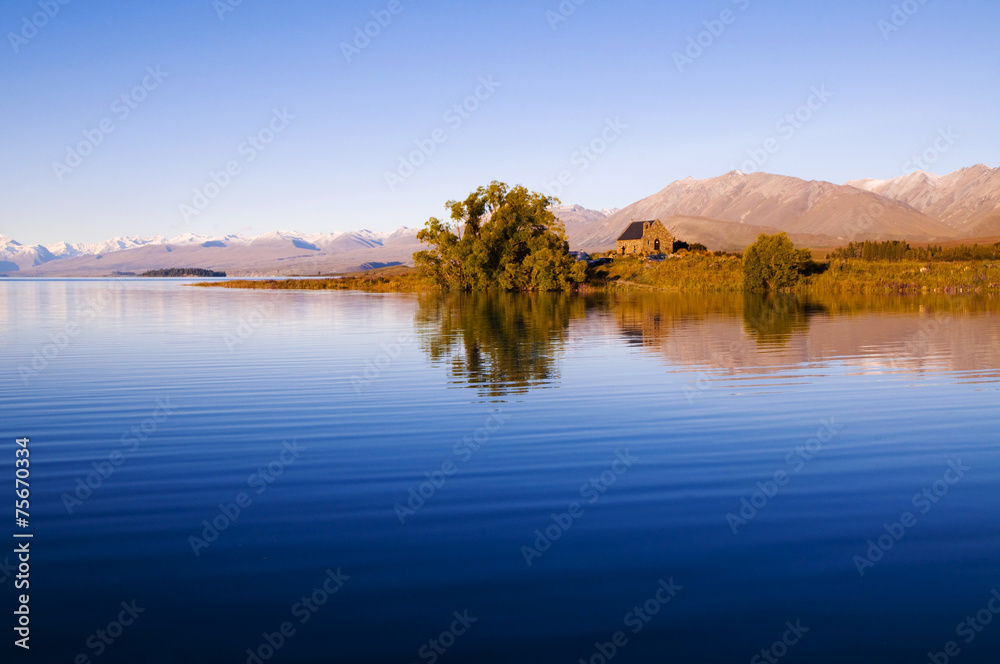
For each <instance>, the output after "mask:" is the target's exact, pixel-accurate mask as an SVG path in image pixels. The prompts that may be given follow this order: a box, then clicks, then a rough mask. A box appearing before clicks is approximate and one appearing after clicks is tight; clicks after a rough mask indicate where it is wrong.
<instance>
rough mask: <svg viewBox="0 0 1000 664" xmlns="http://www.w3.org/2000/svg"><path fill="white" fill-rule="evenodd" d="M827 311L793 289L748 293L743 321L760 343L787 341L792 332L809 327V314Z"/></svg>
mask: <svg viewBox="0 0 1000 664" xmlns="http://www.w3.org/2000/svg"><path fill="white" fill-rule="evenodd" d="M825 313H827V310H826V307H824V306H823V305H820V304H813V303H810V302H808V301H807V300H805V299H803V298H800V297H799V296H798V295H793V294H789V293H766V294H765V293H746V294H745V295H744V296H743V323H744V325H745V326H746V329H747V331H748V332H750V333H751V335H752V336H753V337H754V339H756V340H757V342H758V343H760V344H774V345H785V344H787V343H788V342H789V341H791V338H792V334H793V333H795V332H802V331H804V330H805V329H806V328H808V327H809V317H810V316H813V315H815V314H825Z"/></svg>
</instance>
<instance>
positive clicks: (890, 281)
mask: <svg viewBox="0 0 1000 664" xmlns="http://www.w3.org/2000/svg"><path fill="white" fill-rule="evenodd" d="M194 285H195V286H203V287H213V288H252V289H262V290H357V291H366V292H370V293H418V292H433V291H437V290H440V288H439V287H438V286H437V285H436V284H435V283H434V282H432V281H431V280H429V279H426V278H423V277H420V276H419V275H418V274H417V271H416V270H415V269H413V268H392V269H391V270H376V271H371V272H364V273H353V274H348V275H343V276H340V277H336V278H317V279H278V280H248V279H247V280H240V279H237V280H233V281H222V282H209V283H200V284H194ZM621 289H639V290H641V289H655V290H664V291H678V292H694V293H698V292H701V293H739V292H742V290H743V272H742V261H741V259H740V258H739V257H738V256H734V255H722V256H715V255H713V254H708V253H693V254H691V253H683V252H682V253H680V254H678V255H677V256H675V257H671V258H667V259H665V260H663V261H661V262H652V261H648V260H646V259H644V258H618V259H616V260H615V262H614V263H611V264H609V265H605V266H602V267H598V268H594V269H592V270H591V271H590V274H589V276H588V279H587V283H585V284H581V285H580V287H579V290H580V292H593V291H602V290H621ZM794 290H795V291H797V292H804V293H858V294H879V293H946V294H951V293H985V292H1000V263H998V262H992V261H957V262H953V263H942V262H936V263H922V262H916V261H901V262H893V263H888V262H874V261H863V260H860V259H848V260H834V261H832V262H831V263H829V264H828V265H826V264H824V265H820V266H819V268H818V270H817V273H816V274H812V275H809V276H807V277H804V278H803V280H802V282H801V283H800V284H799V286H798V287H796V288H795V289H794Z"/></svg>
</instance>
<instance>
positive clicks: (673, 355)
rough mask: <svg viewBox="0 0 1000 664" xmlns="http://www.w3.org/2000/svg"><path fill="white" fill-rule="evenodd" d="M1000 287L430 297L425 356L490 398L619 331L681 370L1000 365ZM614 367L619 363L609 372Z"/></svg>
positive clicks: (420, 314) (550, 380)
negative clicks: (991, 290)
mask: <svg viewBox="0 0 1000 664" xmlns="http://www.w3.org/2000/svg"><path fill="white" fill-rule="evenodd" d="M998 310H1000V298H996V297H991V296H970V297H961V296H954V295H950V296H945V295H936V294H925V295H915V296H838V295H822V296H817V295H808V296H806V295H792V294H768V295H760V294H754V295H750V294H747V295H744V294H732V293H724V294H720V293H697V294H695V293H658V292H646V293H641V292H640V293H637V292H631V293H602V294H595V295H586V296H582V295H566V294H546V293H539V294H528V295H525V294H503V293H493V294H486V293H471V294H465V293H462V294H447V295H441V296H427V297H424V298H422V299H420V300H419V306H418V311H417V314H416V327H417V330H418V332H419V335H420V339H421V345H422V348H423V351H424V353H425V354H426V355H427V356H428V357H429V358H430V360H431V361H432V362H433V363H435V364H438V365H441V366H444V367H446V368H447V370H448V373H449V375H450V377H451V379H452V382H453V384H455V385H460V386H463V387H468V388H473V389H476V390H477V391H478V392H479V394H480V395H481V396H483V397H498V398H501V397H505V396H508V395H516V394H526V393H527V392H528V391H529V390H531V389H532V388H538V387H554V386H557V385H558V384H559V381H560V362H561V355H562V352H563V351H564V349H567V348H569V347H571V346H580V345H590V344H593V343H604V342H603V341H601V340H602V339H605V340H618V342H619V343H625V344H628V345H630V346H637V347H639V349H640V350H641V354H642V355H643V356H645V357H647V358H650V359H656V360H658V361H660V362H663V363H664V364H666V365H667V366H668V367H671V368H673V369H678V370H682V371H688V370H707V371H713V372H721V373H723V374H731V375H735V374H771V373H777V372H782V371H785V370H787V369H788V368H789V367H796V366H800V367H801V366H805V365H826V364H831V363H837V364H842V365H844V366H845V367H847V368H848V370H849V371H850V370H853V371H860V372H862V373H872V372H874V373H885V372H892V373H899V372H904V373H913V372H916V373H923V372H925V371H931V372H935V371H940V370H941V369H942V368H945V369H950V370H954V371H963V372H982V371H986V372H987V373H988V374H990V375H992V374H995V373H997V370H998V368H1000V328H997V327H996V326H993V325H991V324H990V320H992V318H991V316H992V315H995V314H996V313H997V311H998ZM600 370H605V371H612V372H613V371H615V367H613V366H605V367H603V369H598V368H597V367H596V366H595V372H597V373H595V381H598V382H599V379H598V378H597V376H599V375H600V374H599V371H600Z"/></svg>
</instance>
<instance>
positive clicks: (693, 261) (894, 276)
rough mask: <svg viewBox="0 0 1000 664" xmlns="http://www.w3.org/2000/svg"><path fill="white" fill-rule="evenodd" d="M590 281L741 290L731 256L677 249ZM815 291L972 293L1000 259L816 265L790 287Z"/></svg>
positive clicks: (992, 286) (993, 285) (999, 268)
mask: <svg viewBox="0 0 1000 664" xmlns="http://www.w3.org/2000/svg"><path fill="white" fill-rule="evenodd" d="M590 286H591V287H594V288H599V287H604V288H610V289H618V288H635V287H639V288H642V287H649V288H655V289H659V290H670V291H685V292H707V293H727V292H741V291H742V290H743V272H742V261H741V260H740V258H738V257H737V256H732V255H726V256H714V255H712V254H704V253H698V254H680V255H679V256H678V257H675V258H667V259H666V260H664V261H662V262H659V263H655V262H650V261H647V260H645V259H640V258H624V259H618V260H616V261H615V262H614V263H612V264H611V265H607V266H604V267H600V268H597V269H596V270H594V274H593V278H592V279H591V281H590ZM795 290H797V291H803V292H817V293H866V294H867V293H900V292H902V293H976V292H987V291H993V292H996V291H998V290H1000V264H998V263H997V262H991V261H958V262H954V263H931V264H927V263H921V262H914V261H910V262H906V261H903V262H897V263H881V262H871V261H862V260H857V259H850V260H835V261H833V262H831V263H830V264H828V265H820V266H819V269H818V271H817V273H816V274H812V275H809V276H807V277H804V278H803V280H802V282H801V283H800V285H799V286H798V287H797V288H796V289H795Z"/></svg>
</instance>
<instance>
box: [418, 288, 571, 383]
mask: <svg viewBox="0 0 1000 664" xmlns="http://www.w3.org/2000/svg"><path fill="white" fill-rule="evenodd" d="M585 316H586V302H585V300H584V299H583V298H579V297H573V296H571V295H568V294H564V293H532V294H517V293H476V292H473V293H450V294H445V295H440V296H428V297H426V298H423V299H421V301H420V304H419V308H418V310H417V314H416V324H417V325H416V327H417V330H418V332H419V334H420V336H421V346H422V348H423V350H424V352H425V353H427V355H428V357H429V358H430V359H431V361H432V362H434V363H436V364H447V365H448V367H449V374H450V375H451V377H452V378H454V379H455V380H456V381H457V382H458V383H459V384H462V385H465V386H467V387H471V388H475V389H477V390H479V393H480V394H481V395H482V396H489V397H503V396H507V395H510V394H524V393H526V392H528V390H529V389H531V388H532V387H536V386H545V385H551V384H552V383H553V382H554V381H556V380H557V379H558V378H559V370H558V360H557V353H558V352H559V351H560V350H561V348H562V346H563V344H564V343H565V340H566V335H567V331H568V329H569V321H570V320H571V319H573V318H583V317H585Z"/></svg>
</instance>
